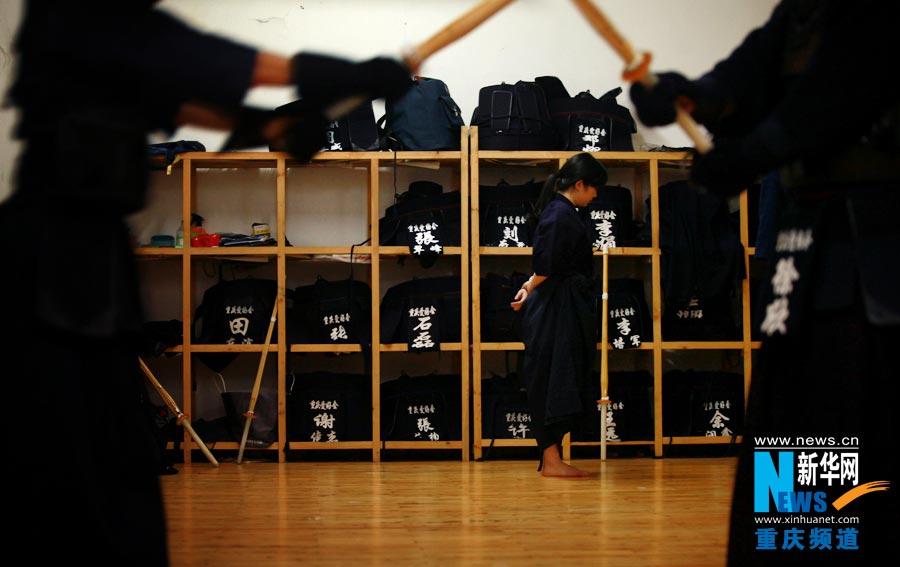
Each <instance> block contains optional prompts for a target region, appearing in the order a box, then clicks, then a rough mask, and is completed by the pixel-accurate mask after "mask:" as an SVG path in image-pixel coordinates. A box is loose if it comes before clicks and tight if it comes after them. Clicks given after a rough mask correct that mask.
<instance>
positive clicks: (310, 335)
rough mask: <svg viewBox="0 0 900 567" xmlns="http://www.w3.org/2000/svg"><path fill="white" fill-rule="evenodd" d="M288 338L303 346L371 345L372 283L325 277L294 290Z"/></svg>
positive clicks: (289, 315) (289, 314)
mask: <svg viewBox="0 0 900 567" xmlns="http://www.w3.org/2000/svg"><path fill="white" fill-rule="evenodd" d="M288 317H289V318H288V337H289V340H290V342H292V343H300V344H335V345H339V344H361V345H369V344H371V342H372V288H371V287H369V284H367V283H365V282H363V281H359V280H354V279H350V278H348V279H345V280H337V281H329V280H326V279H325V278H323V277H321V276H320V277H319V278H317V279H316V282H315V283H313V284H310V285H305V286H300V287H297V288H295V289H294V301H293V307H292V308H291V309H290V311H289V313H288Z"/></svg>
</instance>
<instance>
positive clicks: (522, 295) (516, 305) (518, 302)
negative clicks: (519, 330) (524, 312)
mask: <svg viewBox="0 0 900 567" xmlns="http://www.w3.org/2000/svg"><path fill="white" fill-rule="evenodd" d="M526 299H528V290H526V289H525V288H524V287H523V288H522V289H520V290H519V291H517V292H516V297H515V301H513V302H512V303H510V304H509V306H510V307H512V310H513V311H518V310H519V309H521V308H522V306H523V305H525V300H526Z"/></svg>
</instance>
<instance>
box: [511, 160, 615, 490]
mask: <svg viewBox="0 0 900 567" xmlns="http://www.w3.org/2000/svg"><path fill="white" fill-rule="evenodd" d="M606 177H607V175H606V168H604V167H603V165H602V164H601V163H600V162H598V161H597V160H596V159H594V158H593V157H592V156H591V155H590V154H587V153H581V154H576V155H574V156H572V157H571V158H569V159H568V161H566V163H565V164H564V165H563V167H562V168H561V169H560V170H559V172H558V173H555V174H552V175H550V177H548V178H547V181H546V182H545V183H544V187H543V189H542V191H541V195H540V197H539V199H538V203H537V211H536V212H537V214H538V215H539V217H538V224H537V228H536V230H535V236H534V251H533V254H532V268H533V272H534V273H533V274H532V276H531V277H530V278H529V279H528V281H527V282H525V284H524V285H523V286H522V288H521V289H520V290H519V291H518V292H517V293H516V297H515V301H514V302H513V303H512V304H511V305H512V308H513V309H515V310H516V311H518V310H519V309H521V308H522V307H525V309H524V311H523V317H522V326H523V333H522V335H523V340H524V342H525V359H524V367H523V375H524V377H525V383H526V386H527V391H528V405H529V409H530V411H531V417H532V423H533V425H534V431H535V437H536V439H537V442H538V448H539V449H540V452H541V464H540V465H539V466H538V470H540V471H542V474H543V476H560V477H571V476H589V475H590V473H588V472H587V471H582V470H580V469H577V468H575V467H573V466H571V465H569V464H568V463H565V462H564V461H563V460H562V456H561V454H560V447H561V443H562V439H563V437H564V436H565V435H566V433H568V432H570V431H571V430H572V426H573V424H574V422H575V418H576V417H577V416H578V415H579V414H581V413H582V412H583V410H584V408H585V405H584V400H583V397H582V391H583V386H584V384H585V383H586V380H587V378H588V377H589V376H590V374H591V372H592V370H593V368H594V361H595V356H596V353H597V347H596V344H597V317H596V306H595V303H594V297H593V290H594V285H593V273H594V266H593V259H592V247H591V239H590V231H589V229H588V228H589V227H588V225H587V223H586V222H585V219H584V216H583V215H582V214H581V213H579V208H583V207H585V206H586V205H587V204H588V203H590V202H591V200H592V199H594V197H596V196H597V188H598V187H602V186H603V185H604V184H605V183H606Z"/></svg>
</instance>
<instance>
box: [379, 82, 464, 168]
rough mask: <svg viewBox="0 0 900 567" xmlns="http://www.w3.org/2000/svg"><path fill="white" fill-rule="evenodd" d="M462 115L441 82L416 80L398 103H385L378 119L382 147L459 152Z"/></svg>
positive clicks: (392, 101) (396, 149)
mask: <svg viewBox="0 0 900 567" xmlns="http://www.w3.org/2000/svg"><path fill="white" fill-rule="evenodd" d="M465 124H466V123H465V121H464V120H463V118H462V111H460V109H459V106H457V104H456V102H455V101H454V100H453V98H452V97H451V96H450V89H448V88H447V84H446V83H444V82H443V81H441V80H440V79H432V78H429V77H416V78H415V79H414V85H413V87H412V88H411V89H409V90H408V91H407V92H406V93H405V94H404V95H403V96H402V97H400V98H399V99H398V100H388V101H387V102H386V103H385V114H384V116H382V117H381V118H379V119H378V129H379V138H380V146H381V149H383V150H393V151H402V150H406V151H417V150H418V151H432V150H459V147H460V146H459V136H460V133H459V130H460V128H461V127H462V126H465Z"/></svg>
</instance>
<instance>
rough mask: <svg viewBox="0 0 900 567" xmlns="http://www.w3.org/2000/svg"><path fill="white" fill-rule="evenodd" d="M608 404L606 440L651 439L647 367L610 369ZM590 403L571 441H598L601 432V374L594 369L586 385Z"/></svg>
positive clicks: (651, 384)
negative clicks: (644, 368)
mask: <svg viewBox="0 0 900 567" xmlns="http://www.w3.org/2000/svg"><path fill="white" fill-rule="evenodd" d="M607 395H608V397H609V404H608V405H607V414H606V440H607V441H611V442H617V441H651V440H652V439H653V376H651V375H650V373H649V372H647V371H646V370H630V371H628V370H623V371H616V372H610V373H609V377H608V380H607ZM586 397H587V400H588V404H589V407H588V408H587V411H585V412H584V413H583V414H582V418H581V422H580V424H579V427H577V428H576V429H575V431H573V432H572V439H573V440H574V441H599V440H600V438H601V435H602V433H601V432H602V426H603V424H602V421H601V419H602V418H601V415H602V414H601V407H600V403H599V402H598V400H600V398H601V384H600V374H599V373H598V372H595V373H594V374H593V376H592V378H591V381H590V383H589V384H588V385H587V387H586Z"/></svg>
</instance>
